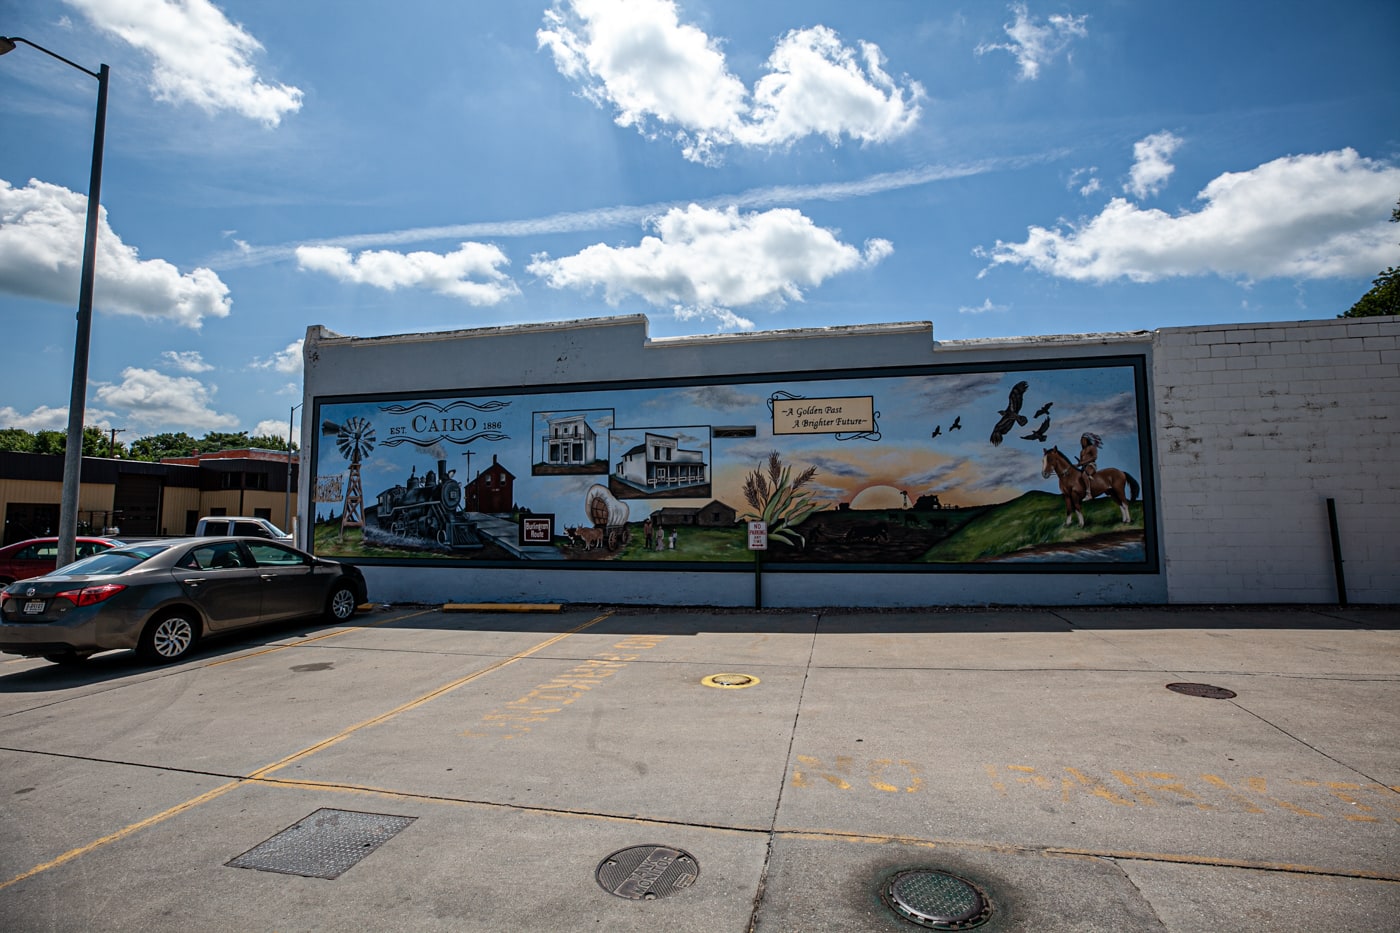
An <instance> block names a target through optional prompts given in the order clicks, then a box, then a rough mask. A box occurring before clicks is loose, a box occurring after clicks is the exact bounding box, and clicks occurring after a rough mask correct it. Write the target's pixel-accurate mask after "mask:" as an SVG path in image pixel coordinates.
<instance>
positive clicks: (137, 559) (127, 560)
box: [60, 544, 170, 577]
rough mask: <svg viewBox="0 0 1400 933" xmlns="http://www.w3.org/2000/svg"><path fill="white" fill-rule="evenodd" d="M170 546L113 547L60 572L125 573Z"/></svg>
mask: <svg viewBox="0 0 1400 933" xmlns="http://www.w3.org/2000/svg"><path fill="white" fill-rule="evenodd" d="M169 546H170V545H168V544H160V545H145V546H142V547H124V548H113V549H112V550H110V551H103V552H102V553H101V554H94V555H92V556H91V557H84V558H83V559H82V560H79V561H74V562H73V563H71V564H69V565H68V566H66V567H64V568H62V569H61V570H60V573H62V574H63V576H66V577H70V576H77V575H79V574H89V573H125V572H126V571H128V570H130V569H131V568H132V567H135V566H136V565H137V564H141V563H145V562H146V561H148V560H150V559H151V558H152V557H154V556H155V555H157V554H159V553H160V552H161V551H163V550H165V549H166V548H167V547H169Z"/></svg>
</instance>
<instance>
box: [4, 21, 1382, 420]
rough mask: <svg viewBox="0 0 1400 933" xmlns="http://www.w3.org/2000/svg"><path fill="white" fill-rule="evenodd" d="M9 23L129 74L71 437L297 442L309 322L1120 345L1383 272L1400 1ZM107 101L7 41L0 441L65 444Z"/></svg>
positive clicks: (1303, 301) (1336, 301)
mask: <svg viewBox="0 0 1400 933" xmlns="http://www.w3.org/2000/svg"><path fill="white" fill-rule="evenodd" d="M351 11H353V12H351ZM0 35H7V36H20V37H23V38H25V39H27V40H29V41H31V42H34V43H38V44H39V45H42V46H44V47H45V48H48V49H50V50H52V51H53V52H55V53H57V54H59V55H61V56H63V57H65V58H68V59H70V60H71V61H73V62H75V63H77V64H78V65H81V66H82V67H84V68H87V69H89V70H92V71H97V70H98V65H99V64H100V63H105V64H107V65H109V66H110V68H111V77H110V92H109V102H108V111H107V122H106V139H105V147H104V166H103V175H102V188H101V198H100V202H101V206H102V209H103V215H102V222H101V226H100V228H99V234H98V259H97V266H96V287H95V298H94V307H95V315H94V318H93V325H92V344H91V359H90V363H89V373H88V392H87V400H86V407H87V417H86V421H87V423H88V424H90V425H97V426H99V427H101V428H102V429H103V430H104V431H105V430H111V429H118V430H120V431H121V432H122V433H121V434H120V435H118V439H119V440H120V441H123V442H130V441H131V440H134V439H135V438H138V437H142V436H147V435H150V434H155V433H160V432H167V431H185V432H188V433H190V434H192V435H194V436H196V437H198V436H201V435H203V434H205V433H206V432H208V431H247V432H249V433H250V434H254V435H258V434H272V435H276V436H282V437H285V436H286V434H287V429H288V422H289V418H291V419H292V420H294V421H296V422H297V423H298V424H299V415H300V413H299V412H297V413H296V414H295V416H293V413H292V411H291V409H292V406H295V405H297V404H299V403H300V402H301V399H302V389H301V367H302V361H301V342H302V339H303V337H304V335H305V332H306V328H307V327H308V326H309V325H315V324H321V325H325V326H326V327H328V328H330V329H331V330H333V331H336V332H338V333H341V334H346V335H354V336H376V335H383V334H398V333H419V332H430V331H445V330H458V329H463V328H472V327H494V326H501V325H509V324H524V323H537V322H547V321H562V320H573V319H578V318H592V317H602V316H609V315H616V314H635V313H644V314H646V315H647V317H648V318H649V320H650V334H651V336H652V337H667V336H679V335H688V334H701V333H714V332H732V331H750V330H772V329H779V328H793V327H825V326H836V325H852V324H878V323H886V322H901V321H930V322H932V324H933V332H934V338H935V339H936V340H939V341H953V340H963V339H972V338H983V337H1016V336H1035V335H1046V334H1072V333H1099V332H1113V331H1132V330H1143V329H1155V328H1161V327H1174V326H1187V325H1202V324H1223V323H1248V322H1256V321H1288V320H1304V319H1320V318H1332V317H1335V316H1336V315H1337V314H1338V313H1340V312H1342V311H1345V310H1346V309H1347V308H1349V307H1350V306H1351V304H1352V303H1353V302H1354V301H1355V300H1356V299H1357V298H1358V297H1359V296H1360V295H1361V294H1362V293H1363V292H1365V291H1366V289H1367V288H1369V287H1370V284H1371V280H1372V279H1373V278H1374V277H1375V276H1376V275H1377V274H1378V273H1379V272H1380V271H1381V270H1382V269H1384V268H1385V267H1387V266H1390V265H1396V264H1400V225H1396V224H1391V223H1389V219H1390V212H1391V209H1392V208H1393V207H1394V206H1395V204H1396V201H1397V200H1400V94H1397V93H1396V88H1400V59H1397V58H1396V57H1395V56H1394V54H1393V48H1392V47H1393V44H1394V37H1395V36H1396V35H1400V5H1397V4H1395V3H1393V2H1381V0H1378V2H1361V0H1339V2H1336V3H1331V4H1326V5H1318V4H1315V3H1307V4H1304V3H1299V2H1288V0H1284V2H1273V3H1269V4H1264V3H1262V2H1256V0H1240V2H1236V3H1219V2H1209V3H1207V2H1196V0H1175V2H1171V3H1165V2H1148V0H1069V2H1039V0H1026V2H1024V3H1021V2H1016V3H1010V4H1000V3H992V2H980V3H968V2H961V3H958V2H944V0H871V2H868V3H859V4H856V3H850V2H849V0H841V2H835V0H832V2H828V0H803V2H789V0H772V2H765V3H753V2H751V0H748V2H737V0H554V2H550V0H535V2H530V0H513V2H510V3H447V2H440V0H439V2H428V0H400V2H396V3H393V4H381V3H377V2H373V0H365V2H360V3H356V4H354V5H353V6H351V7H346V5H345V4H343V3H334V4H332V3H330V2H323V0H297V2H295V3H284V2H272V0H223V2H219V3H213V2H209V0H0ZM96 92H97V82H96V81H95V80H93V78H92V77H90V76H88V75H85V74H83V73H82V72H81V71H78V70H76V69H74V68H71V67H69V66H68V65H65V64H63V63H61V62H59V61H55V60H54V59H52V58H49V57H48V56H46V55H44V54H43V53H41V52H39V51H36V50H34V49H33V48H31V47H29V46H26V45H23V44H21V45H19V46H18V48H16V49H15V50H14V51H13V52H10V53H9V54H7V55H5V56H4V57H3V58H0V321H2V322H3V324H4V328H5V335H6V349H7V352H6V353H5V357H4V365H3V367H0V427H19V428H25V429H28V430H43V429H60V430H61V429H63V428H64V427H65V425H66V423H67V405H68V399H69V391H70V385H71V379H72V369H73V344H74V331H75V314H76V307H77V295H78V280H79V270H80V266H81V250H82V238H83V219H84V212H85V210H86V194H87V190H88V184H89V173H90V169H91V158H92V139H93V117H94V109H95V104H96ZM466 381H467V382H470V380H469V379H466ZM296 430H297V431H298V432H299V430H300V429H299V427H298V428H296Z"/></svg>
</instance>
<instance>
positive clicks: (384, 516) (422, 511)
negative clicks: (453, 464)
mask: <svg viewBox="0 0 1400 933" xmlns="http://www.w3.org/2000/svg"><path fill="white" fill-rule="evenodd" d="M437 464H438V468H437V472H436V473H434V472H433V471H432V470H429V471H428V472H427V474H426V475H424V476H422V477H419V476H418V468H417V467H414V468H413V470H412V471H411V472H410V473H409V475H408V481H407V483H406V484H405V485H401V486H391V487H390V488H388V489H385V490H384V491H383V492H381V493H379V495H378V496H377V501H376V504H375V505H373V506H371V507H370V508H368V509H366V510H365V512H366V514H365V521H366V526H367V527H366V528H365V531H366V533H367V536H368V537H370V538H374V539H378V540H381V541H387V542H388V543H413V542H415V541H417V542H424V543H431V544H434V545H436V546H438V547H446V548H450V549H452V550H464V549H467V548H479V547H481V546H482V542H481V537H480V536H479V535H478V534H477V531H476V525H475V523H473V522H472V521H471V520H470V519H468V518H467V513H466V512H464V511H462V484H461V483H459V482H457V480H455V479H454V478H453V475H454V474H455V473H456V471H455V470H452V471H449V470H448V469H447V461H446V460H438V462H437ZM371 529H373V530H371Z"/></svg>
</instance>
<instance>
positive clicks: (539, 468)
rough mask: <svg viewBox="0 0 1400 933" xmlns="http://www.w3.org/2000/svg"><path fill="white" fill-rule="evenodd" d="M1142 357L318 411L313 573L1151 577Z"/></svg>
mask: <svg viewBox="0 0 1400 933" xmlns="http://www.w3.org/2000/svg"><path fill="white" fill-rule="evenodd" d="M1144 372H1145V366H1144V361H1143V360H1142V358H1140V357H1127V358H1114V359H1109V360H1094V361H1088V362H1044V363H1036V364H1027V365H1022V366H1018V367H1017V368H1009V367H1008V368H1004V369H996V370H987V371H983V370H975V371H968V370H959V371H950V370H947V369H933V368H928V369H918V370H913V369H909V368H902V369H898V370H867V371H854V372H841V373H830V374H802V375H799V376H773V377H763V378H756V379H755V380H754V381H749V382H725V383H718V384H706V385H694V384H689V385H668V384H664V383H660V384H658V383H647V384H640V383H625V384H609V385H600V386H593V387H571V388H569V389H568V390H567V391H554V390H551V391H541V392H538V393H521V392H518V391H517V392H512V393H509V394H492V393H490V392H482V391H479V390H471V391H464V392H462V393H460V394H457V395H452V396H445V395H434V396H431V397H421V398H409V399H403V398H392V399H375V398H366V397H355V398H333V399H325V400H321V401H320V402H319V403H318V404H317V407H316V417H317V423H318V425H319V431H318V438H317V441H316V443H315V445H314V447H313V451H312V464H313V466H314V470H315V475H314V480H313V488H314V489H315V490H316V491H317V495H316V496H315V499H316V502H315V505H314V508H315V510H316V511H315V515H314V527H315V532H314V542H313V548H314V550H315V551H316V552H317V553H318V554H323V555H328V556H344V557H355V558H362V559H368V560H375V561H395V560H408V561H414V562H424V561H443V562H453V563H455V562H463V561H466V562H481V563H486V564H490V565H493V566H496V565H504V564H509V563H512V562H517V561H546V562H551V561H552V562H555V563H556V564H557V565H559V566H565V565H567V566H570V567H574V568H577V567H580V566H594V567H599V568H608V567H624V566H628V567H643V566H650V565H659V566H666V565H676V564H690V565H693V566H697V567H705V566H714V567H716V568H718V567H722V566H724V565H748V564H750V563H751V561H752V560H753V555H752V553H751V552H750V551H748V549H747V543H748V542H747V534H746V531H747V527H746V524H745V523H746V522H747V521H748V520H754V519H761V520H763V521H765V522H767V523H768V529H769V549H768V551H767V553H766V554H765V555H764V562H765V565H766V566H768V567H770V568H772V569H774V570H781V569H784V568H787V569H802V568H803V567H813V568H816V567H820V568H822V569H834V570H839V569H854V570H859V569H861V568H873V567H880V568H882V569H904V570H930V571H937V570H947V569H950V568H952V569H968V568H972V567H975V568H976V569H979V570H1006V571H1017V570H1030V569H1035V570H1044V569H1074V570H1079V571H1083V570H1086V569H1093V568H1091V567H1089V566H1085V565H1096V566H1097V569H1124V570H1142V571H1153V570H1155V568H1156V554H1155V549H1154V548H1153V546H1152V544H1151V542H1152V541H1153V540H1154V538H1155V535H1154V533H1153V531H1154V527H1155V516H1154V515H1153V514H1152V506H1151V496H1150V495H1147V494H1146V490H1145V485H1146V484H1147V483H1148V482H1149V481H1150V477H1148V476H1147V464H1148V463H1149V462H1150V459H1149V451H1148V448H1147V425H1146V424H1145V423H1144V419H1145V417H1146V416H1145V411H1146V406H1145V400H1144V399H1143V397H1142V393H1143V391H1144V389H1143V386H1144V385H1145V380H1144Z"/></svg>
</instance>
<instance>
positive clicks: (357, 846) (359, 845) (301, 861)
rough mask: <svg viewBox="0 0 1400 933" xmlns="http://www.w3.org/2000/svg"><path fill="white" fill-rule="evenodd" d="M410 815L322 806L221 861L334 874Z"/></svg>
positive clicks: (290, 872) (393, 832)
mask: <svg viewBox="0 0 1400 933" xmlns="http://www.w3.org/2000/svg"><path fill="white" fill-rule="evenodd" d="M416 819H417V817H416V816H389V815H387V814H384V813H357V812H355V811H354V810H329V809H326V808H324V807H323V808H322V809H320V810H317V811H316V812H315V813H312V814H311V815H310V816H308V817H306V818H305V819H303V820H301V821H300V822H298V823H295V824H293V825H291V826H288V827H287V828H286V829H284V830H282V831H281V832H280V833H278V834H277V835H275V836H273V837H272V838H271V839H268V840H267V841H265V842H261V843H259V844H258V845H256V846H254V847H253V848H251V849H249V850H248V851H247V852H244V853H243V854H242V855H240V856H238V858H236V859H234V860H233V861H231V862H227V863H226V864H227V865H228V866H229V867H231V868H256V869H258V870H259V871H275V872H281V873H282V874H284V875H302V876H305V877H307V878H338V877H339V876H340V875H341V874H342V873H344V872H345V871H346V870H347V869H349V868H350V867H351V866H353V865H354V864H355V863H356V862H358V861H359V860H360V859H362V858H364V857H365V856H366V855H369V854H370V853H371V852H373V851H374V850H375V849H377V848H379V847H380V846H381V845H383V844H384V843H386V842H388V841H389V840H390V839H392V838H394V836H396V835H397V834H398V832H399V831H400V830H401V829H403V828H404V827H406V826H408V824H409V823H412V822H413V821H414V820H416Z"/></svg>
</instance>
